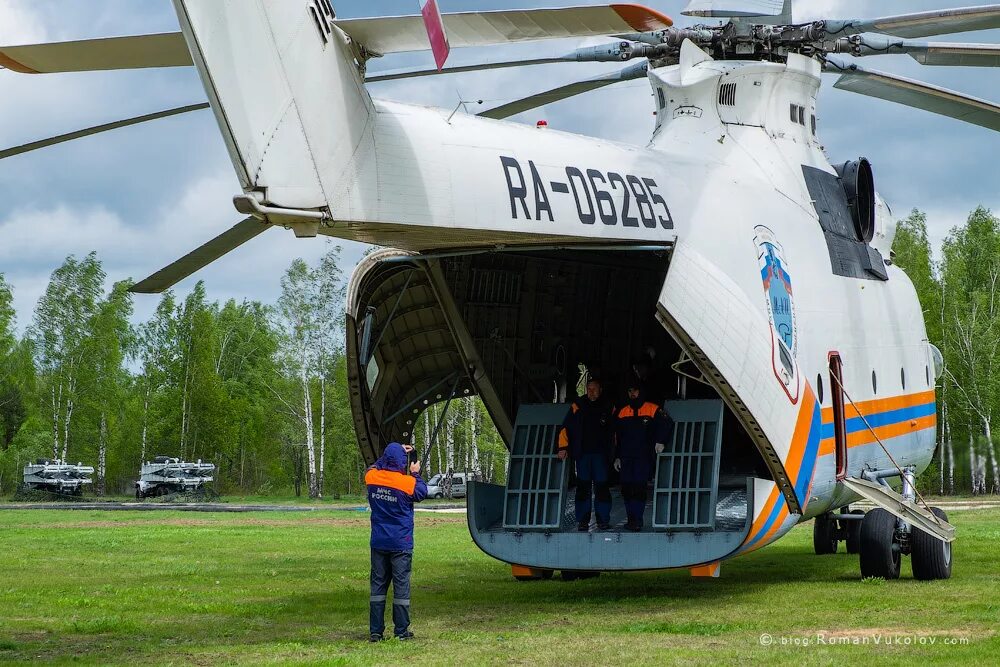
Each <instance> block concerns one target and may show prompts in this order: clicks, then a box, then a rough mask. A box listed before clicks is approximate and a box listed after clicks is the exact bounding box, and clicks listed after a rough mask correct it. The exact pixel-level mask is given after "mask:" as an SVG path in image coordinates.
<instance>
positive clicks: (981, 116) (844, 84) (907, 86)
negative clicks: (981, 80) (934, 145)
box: [826, 57, 1000, 132]
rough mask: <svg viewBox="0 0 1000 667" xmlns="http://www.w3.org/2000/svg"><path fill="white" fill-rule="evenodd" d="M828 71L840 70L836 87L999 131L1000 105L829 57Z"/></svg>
mask: <svg viewBox="0 0 1000 667" xmlns="http://www.w3.org/2000/svg"><path fill="white" fill-rule="evenodd" d="M826 68H827V71H841V72H844V75H843V76H841V77H840V79H839V80H838V81H837V83H836V84H834V87H835V88H840V89H841V90H849V91H851V92H853V93H858V94H860V95H867V96H869V97H877V98H879V99H883V100H887V101H889V102H896V103H897V104H902V105H905V106H909V107H914V108H916V109H923V110H924V111H930V112H931V113H936V114H940V115H942V116H949V117H951V118H955V119H958V120H961V121H965V122H966V123H972V124H973V125H979V126H980V127H985V128H987V129H990V130H995V131H998V132H1000V106H998V105H996V104H994V103H993V102H990V101H988V100H983V99H979V98H976V97H971V96H969V95H964V94H962V93H959V92H956V91H954V90H948V89H947V88H939V87H937V86H932V85H930V84H928V83H924V82H922V81H914V80H913V79H905V78H903V77H901V76H896V75H894V74H887V73H885V72H878V71H876V70H869V69H864V68H862V67H859V66H857V65H849V64H846V63H843V62H841V61H838V60H836V59H834V58H832V57H830V58H827V66H826Z"/></svg>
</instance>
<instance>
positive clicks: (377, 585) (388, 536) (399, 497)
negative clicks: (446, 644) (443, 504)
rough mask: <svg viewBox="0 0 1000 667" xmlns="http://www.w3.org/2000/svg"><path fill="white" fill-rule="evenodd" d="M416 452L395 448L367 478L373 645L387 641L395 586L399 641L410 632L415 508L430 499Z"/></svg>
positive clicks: (387, 451) (394, 614)
mask: <svg viewBox="0 0 1000 667" xmlns="http://www.w3.org/2000/svg"><path fill="white" fill-rule="evenodd" d="M412 451H413V448H412V447H408V446H407V447H405V448H404V446H403V445H400V444H399V443H396V442H394V443H392V444H391V445H389V446H388V447H386V448H385V453H383V454H382V457H381V458H380V459H379V460H378V461H376V462H375V465H373V466H372V467H371V468H369V469H368V472H367V473H365V484H366V485H367V486H368V504H369V505H370V506H371V510H372V513H371V520H372V538H371V550H372V570H371V598H370V601H369V628H368V631H369V641H373V642H377V641H381V640H382V633H383V631H384V630H385V601H386V594H387V593H388V592H389V582H390V581H391V582H392V598H393V599H392V621H393V624H394V625H395V628H394V634H395V636H396V638H397V639H400V640H406V639H412V638H413V633H412V632H410V572H411V571H412V569H413V504H414V503H419V502H420V501H421V500H423V499H424V498H426V497H427V484H426V483H425V482H424V480H423V478H421V477H420V461H415V462H413V463H410V452H412Z"/></svg>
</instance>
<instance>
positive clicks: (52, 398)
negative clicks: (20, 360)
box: [31, 253, 105, 460]
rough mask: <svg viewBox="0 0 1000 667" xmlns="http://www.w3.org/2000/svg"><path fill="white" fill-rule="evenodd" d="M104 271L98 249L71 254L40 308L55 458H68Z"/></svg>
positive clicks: (37, 331) (37, 341)
mask: <svg viewBox="0 0 1000 667" xmlns="http://www.w3.org/2000/svg"><path fill="white" fill-rule="evenodd" d="M104 279H105V274H104V270H103V269H102V268H101V263H100V262H99V261H98V260H97V255H96V253H90V254H89V255H87V256H86V257H85V258H84V259H82V260H77V259H76V258H75V257H73V256H72V255H71V256H69V257H67V258H66V261H65V262H64V263H63V264H62V266H60V267H59V268H57V269H56V270H55V271H54V272H53V273H52V277H51V279H50V280H49V283H48V285H47V287H46V289H45V293H44V294H43V295H42V297H41V299H39V301H38V306H37V307H36V309H35V317H34V322H33V325H32V328H31V336H32V339H33V342H34V346H35V350H36V353H37V355H38V364H39V366H40V368H41V372H42V376H43V379H44V381H45V382H46V383H47V385H48V395H49V400H48V404H49V407H50V410H51V420H52V421H51V423H52V457H53V458H61V459H63V460H65V459H66V458H67V456H68V452H69V438H70V428H71V426H72V422H73V411H74V409H75V407H76V401H77V394H78V386H77V385H78V381H79V377H80V373H81V371H82V368H81V367H82V365H83V364H84V358H83V343H84V340H85V337H86V329H85V327H86V325H87V323H88V322H91V321H92V320H93V318H94V315H95V314H96V310H97V302H98V299H99V298H100V296H101V293H102V289H103V285H104Z"/></svg>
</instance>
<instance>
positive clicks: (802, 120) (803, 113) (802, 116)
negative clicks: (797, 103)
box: [799, 107, 806, 127]
mask: <svg viewBox="0 0 1000 667" xmlns="http://www.w3.org/2000/svg"><path fill="white" fill-rule="evenodd" d="M799 125H801V126H802V127H805V125H806V108H805V107H799Z"/></svg>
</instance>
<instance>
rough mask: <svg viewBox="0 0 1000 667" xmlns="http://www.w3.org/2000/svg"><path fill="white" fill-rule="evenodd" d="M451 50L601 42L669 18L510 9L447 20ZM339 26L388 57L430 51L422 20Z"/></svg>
mask: <svg viewBox="0 0 1000 667" xmlns="http://www.w3.org/2000/svg"><path fill="white" fill-rule="evenodd" d="M443 18H444V26H445V30H446V31H447V33H448V42H449V43H450V44H451V47H452V48H459V47H466V46H490V45H493V44H510V43H514V42H527V41H535V40H542V39H564V38H568V37H598V36H603V35H615V34H618V33H623V32H633V31H634V32H645V31H650V30H663V29H664V28H668V27H670V26H671V25H673V21H672V20H671V19H670V17H669V16H664V15H663V14H661V13H659V12H657V11H654V10H652V9H649V8H648V7H643V6H641V5H634V4H627V3H621V4H613V5H605V6H601V5H596V6H583V7H560V8H556V9H511V10H500V11H485V12H461V13H457V14H444V17H443ZM334 23H335V24H336V26H337V27H338V28H340V29H341V30H343V31H344V32H345V33H347V34H348V35H349V36H350V37H351V40H352V41H354V42H355V43H357V44H360V45H362V46H364V47H365V49H367V50H368V51H369V52H373V53H378V54H382V55H388V54H390V53H402V52H406V51H426V50H427V49H429V48H430V43H429V42H428V40H427V28H426V25H425V24H424V19H423V16H420V15H416V16H379V17H374V18H361V19H337V20H335V21H334Z"/></svg>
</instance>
